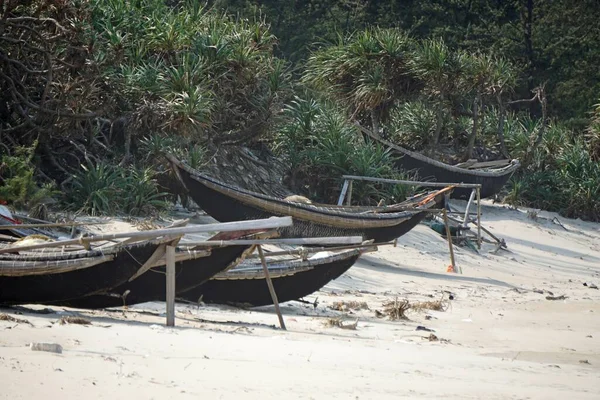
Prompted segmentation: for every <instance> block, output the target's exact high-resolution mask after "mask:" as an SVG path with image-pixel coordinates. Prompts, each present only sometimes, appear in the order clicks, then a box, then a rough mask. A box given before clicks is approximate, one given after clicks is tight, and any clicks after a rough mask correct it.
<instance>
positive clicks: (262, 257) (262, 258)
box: [256, 245, 287, 331]
mask: <svg viewBox="0 0 600 400" xmlns="http://www.w3.org/2000/svg"><path fill="white" fill-rule="evenodd" d="M256 248H257V250H258V255H259V256H260V263H261V264H262V267H263V271H264V273H265V278H266V281H267V286H268V287H269V292H270V293H271V299H272V300H273V305H274V306H275V312H276V313H277V318H279V326H281V329H283V330H284V331H285V330H287V328H286V327H285V322H283V315H281V310H280V309H279V301H278V300H277V293H275V288H274V287H273V282H272V281H271V275H269V268H268V267H267V261H266V260H265V255H264V253H263V250H262V247H261V246H260V245H258V246H256Z"/></svg>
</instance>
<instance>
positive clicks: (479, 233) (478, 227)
mask: <svg viewBox="0 0 600 400" xmlns="http://www.w3.org/2000/svg"><path fill="white" fill-rule="evenodd" d="M477 249H481V188H477Z"/></svg>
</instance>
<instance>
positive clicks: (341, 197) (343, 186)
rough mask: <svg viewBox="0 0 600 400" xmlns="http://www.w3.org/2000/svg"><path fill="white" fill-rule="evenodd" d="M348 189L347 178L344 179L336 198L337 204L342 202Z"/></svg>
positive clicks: (339, 204)
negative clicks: (338, 195)
mask: <svg viewBox="0 0 600 400" xmlns="http://www.w3.org/2000/svg"><path fill="white" fill-rule="evenodd" d="M347 191H348V179H344V184H343V185H342V191H341V193H340V197H339V198H338V202H337V205H338V206H341V205H342V204H344V198H345V197H346V192H347Z"/></svg>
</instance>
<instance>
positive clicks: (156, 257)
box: [129, 244, 167, 282]
mask: <svg viewBox="0 0 600 400" xmlns="http://www.w3.org/2000/svg"><path fill="white" fill-rule="evenodd" d="M166 252H167V245H166V244H162V245H160V246H158V248H157V249H156V250H154V253H152V255H151V256H150V258H148V260H146V262H145V263H144V265H142V266H141V267H140V269H138V270H137V272H136V273H135V274H134V275H133V276H132V277H131V278H129V282H131V281H132V280H134V279H136V278H138V277H139V276H141V275H142V274H144V273H145V272H146V271H148V270H149V269H150V268H152V265H154V264H155V263H157V262H158V261H160V259H162V258H163V257H164V256H165V254H166Z"/></svg>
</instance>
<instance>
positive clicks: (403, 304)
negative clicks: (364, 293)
mask: <svg viewBox="0 0 600 400" xmlns="http://www.w3.org/2000/svg"><path fill="white" fill-rule="evenodd" d="M382 306H383V311H380V310H376V311H375V316H377V317H378V318H383V317H386V316H387V317H388V318H389V319H390V320H392V321H397V320H401V319H408V317H407V316H406V313H407V311H409V310H412V311H417V312H420V311H425V310H432V311H446V310H447V309H448V307H450V301H449V300H447V299H444V297H442V298H441V299H439V300H432V301H416V302H414V303H411V302H410V301H408V300H407V299H403V300H398V298H397V297H396V298H395V299H394V300H392V301H386V302H384V303H383V304H382Z"/></svg>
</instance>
